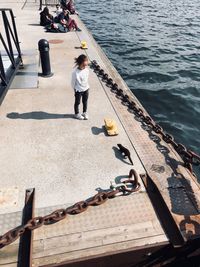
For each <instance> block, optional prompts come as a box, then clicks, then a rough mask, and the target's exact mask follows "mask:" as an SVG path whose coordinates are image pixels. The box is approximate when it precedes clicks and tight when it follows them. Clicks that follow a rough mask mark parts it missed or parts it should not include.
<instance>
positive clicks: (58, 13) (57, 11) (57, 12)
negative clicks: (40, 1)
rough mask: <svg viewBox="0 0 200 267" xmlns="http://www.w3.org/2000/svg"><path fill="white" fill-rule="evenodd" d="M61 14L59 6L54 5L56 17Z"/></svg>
mask: <svg viewBox="0 0 200 267" xmlns="http://www.w3.org/2000/svg"><path fill="white" fill-rule="evenodd" d="M62 12H63V10H62V8H61V6H60V5H59V4H57V5H56V11H55V13H56V17H58V16H59V15H60V14H61V13H62Z"/></svg>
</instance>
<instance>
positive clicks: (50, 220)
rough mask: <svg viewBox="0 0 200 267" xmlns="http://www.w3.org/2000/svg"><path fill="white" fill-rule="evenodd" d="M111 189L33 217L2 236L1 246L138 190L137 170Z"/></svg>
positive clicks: (131, 171)
mask: <svg viewBox="0 0 200 267" xmlns="http://www.w3.org/2000/svg"><path fill="white" fill-rule="evenodd" d="M130 186H131V187H130ZM110 188H111V189H110V191H108V192H107V191H106V192H99V193H97V194H96V195H95V196H93V197H91V198H90V199H88V200H85V201H80V202H77V203H76V204H74V205H73V206H71V207H68V208H66V209H57V210H55V211H54V212H52V213H51V214H48V215H46V216H44V217H42V216H39V217H35V218H32V219H31V220H29V221H28V222H27V223H26V224H25V225H22V226H19V227H17V228H14V229H12V230H10V231H8V232H7V233H5V234H4V235H2V236H0V248H3V247H5V246H7V245H9V244H11V243H13V242H14V241H15V240H17V239H18V238H20V237H21V236H22V235H23V234H24V233H25V231H27V230H31V231H32V230H35V229H37V228H39V227H41V226H43V225H51V224H54V223H56V222H59V221H61V220H63V219H65V218H66V217H67V216H68V215H76V214H80V213H82V212H84V211H86V210H87V209H88V207H89V206H98V205H101V204H103V203H105V202H106V201H107V200H108V199H111V198H114V197H116V196H117V195H119V193H121V194H123V195H127V194H131V193H133V192H137V191H138V190H139V189H140V184H139V182H138V175H137V173H136V171H135V170H133V169H132V170H130V172H129V179H127V180H125V181H123V182H122V183H121V184H119V185H118V184H116V185H112V186H111V187H110Z"/></svg>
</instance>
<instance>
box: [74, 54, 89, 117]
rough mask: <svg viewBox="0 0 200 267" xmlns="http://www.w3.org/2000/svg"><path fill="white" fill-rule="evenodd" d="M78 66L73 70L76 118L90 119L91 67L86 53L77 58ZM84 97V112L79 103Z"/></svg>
mask: <svg viewBox="0 0 200 267" xmlns="http://www.w3.org/2000/svg"><path fill="white" fill-rule="evenodd" d="M75 63H76V67H75V69H74V70H73V72H72V88H73V89H74V92H75V104H74V112H75V118H76V119H79V120H88V114H87V104H88V97H89V83H88V78H89V69H88V64H89V62H88V58H87V57H86V56H85V55H80V56H79V57H78V58H76V59H75ZM81 99H82V103H83V113H82V114H80V113H79V105H80V102H81Z"/></svg>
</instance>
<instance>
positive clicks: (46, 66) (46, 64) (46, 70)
mask: <svg viewBox="0 0 200 267" xmlns="http://www.w3.org/2000/svg"><path fill="white" fill-rule="evenodd" d="M38 49H39V51H40V59H41V66H42V75H41V76H42V77H51V76H53V73H52V72H51V64H50V57H49V50H50V48H49V42H48V41H47V40H45V39H41V40H40V41H39V42H38Z"/></svg>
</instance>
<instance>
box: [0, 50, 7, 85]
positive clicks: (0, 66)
mask: <svg viewBox="0 0 200 267" xmlns="http://www.w3.org/2000/svg"><path fill="white" fill-rule="evenodd" d="M0 78H1V83H2V85H7V82H6V74H5V70H4V65H3V60H2V57H1V52H0Z"/></svg>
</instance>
